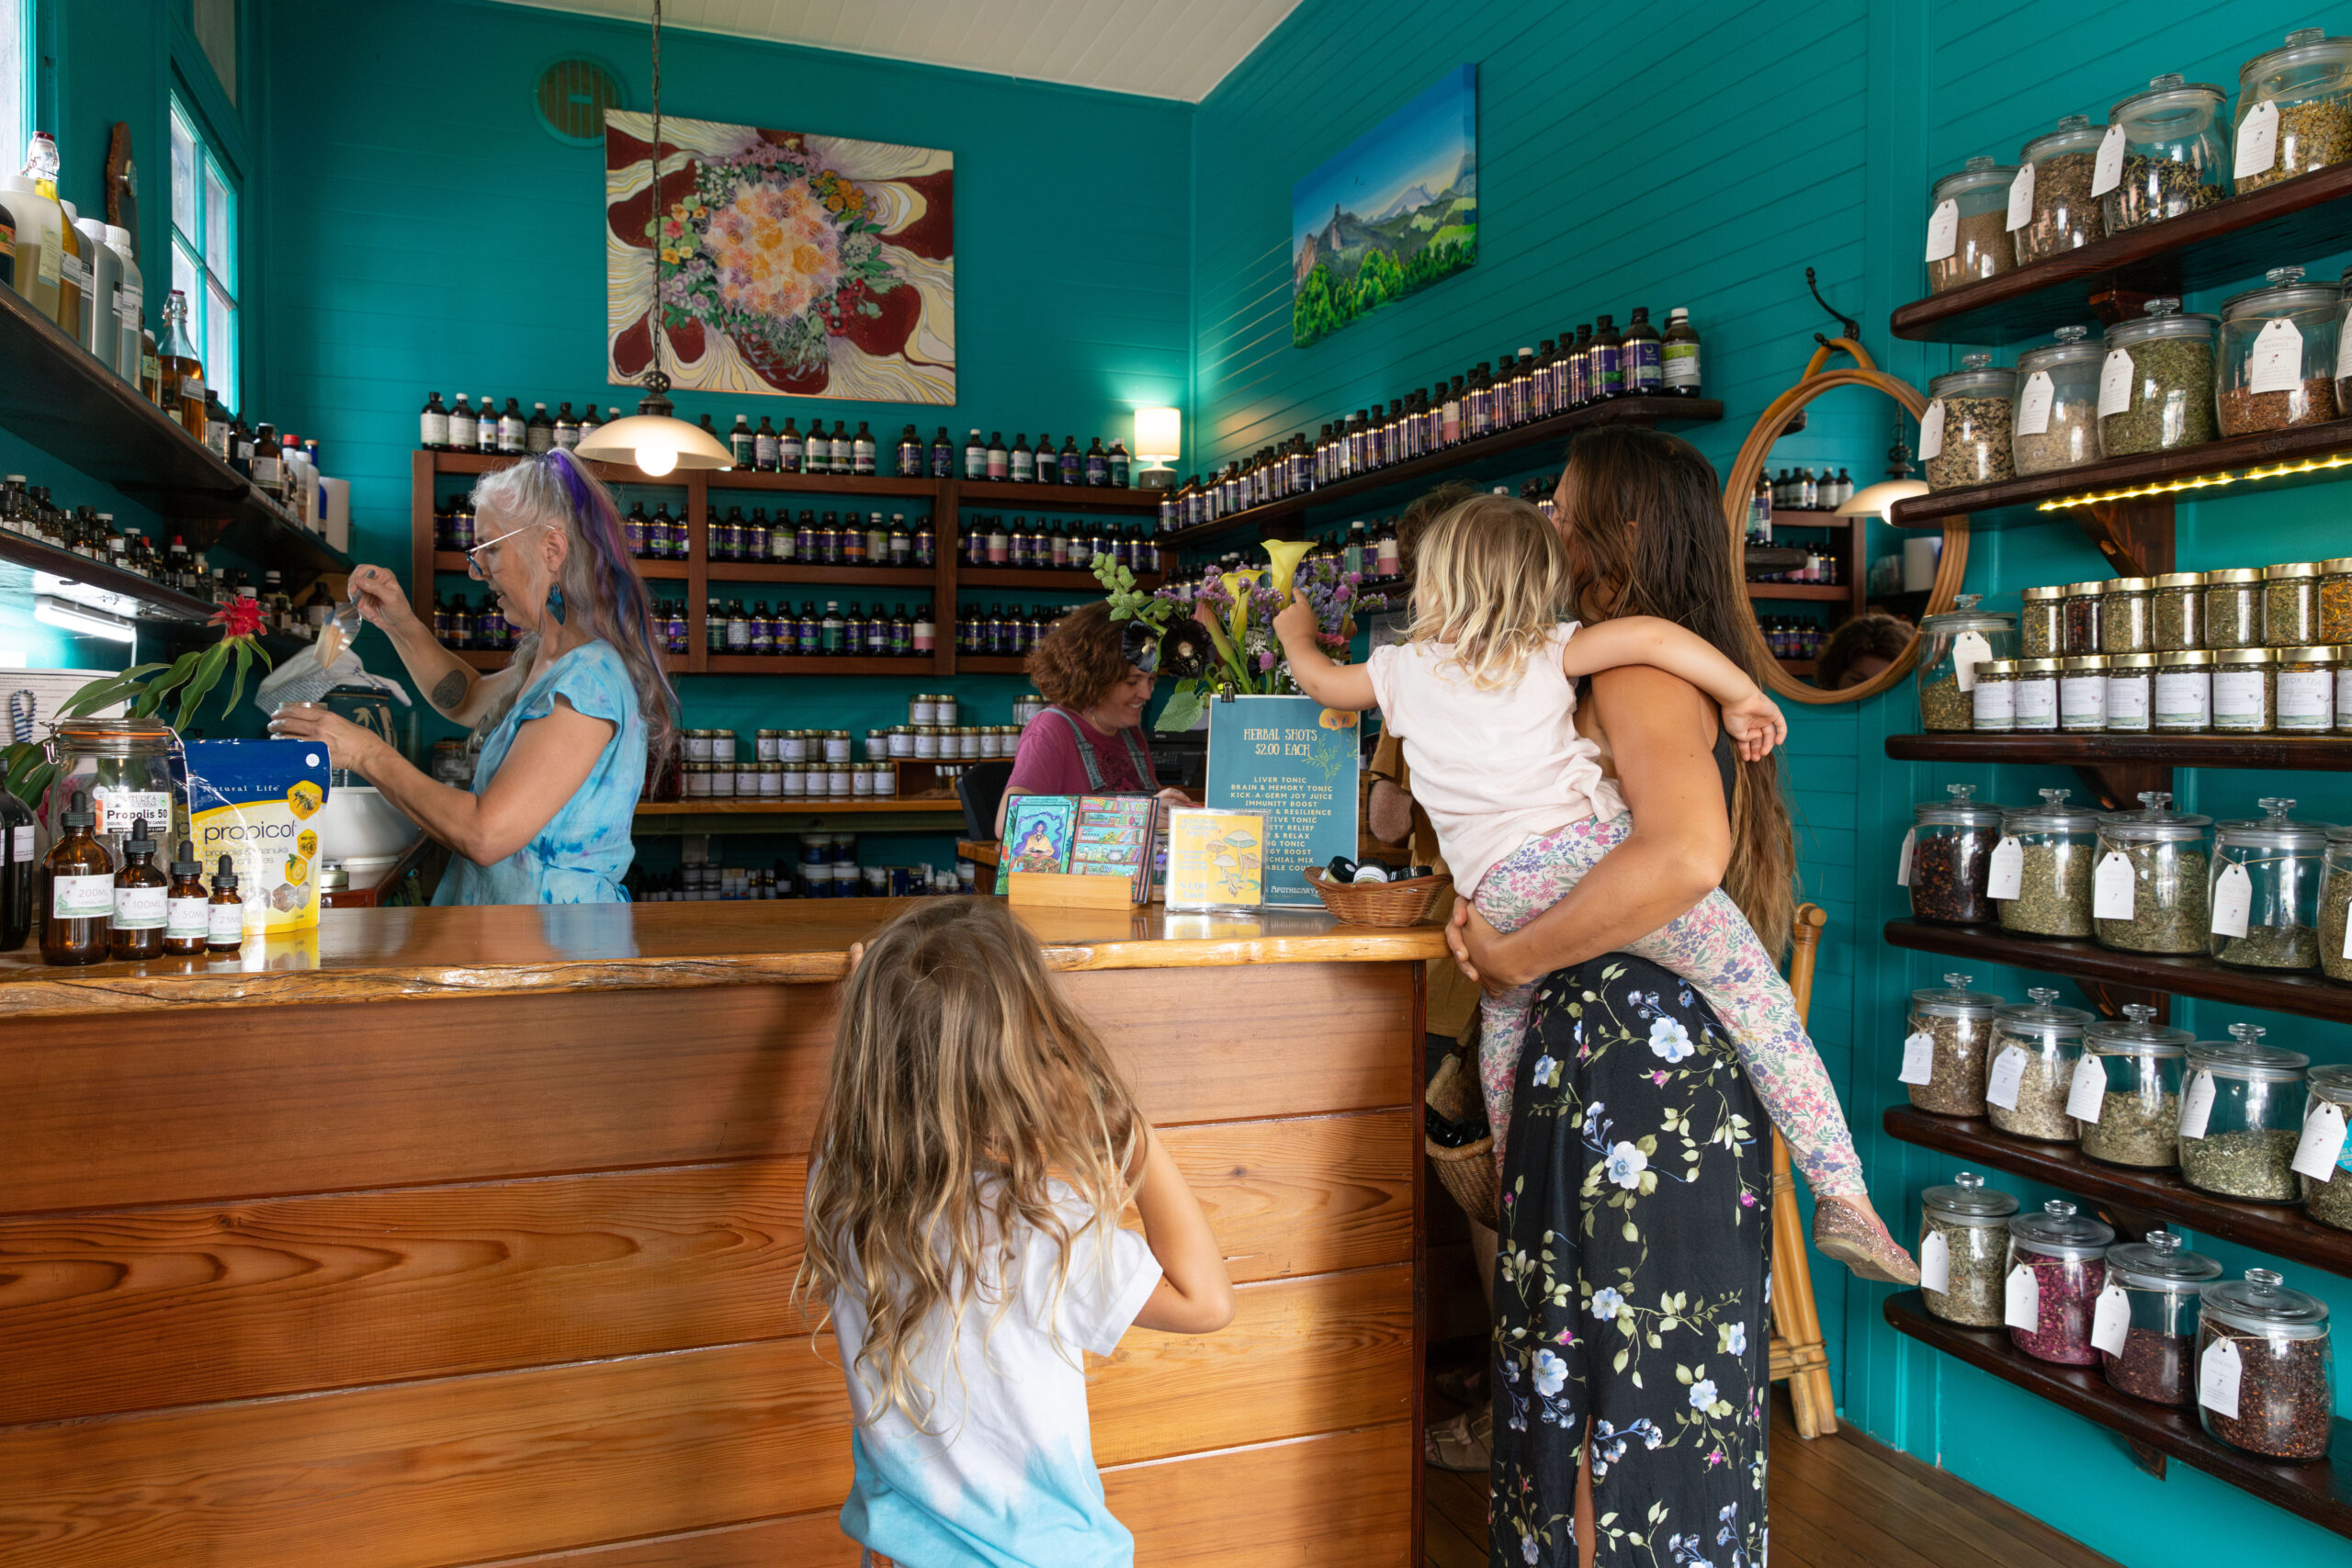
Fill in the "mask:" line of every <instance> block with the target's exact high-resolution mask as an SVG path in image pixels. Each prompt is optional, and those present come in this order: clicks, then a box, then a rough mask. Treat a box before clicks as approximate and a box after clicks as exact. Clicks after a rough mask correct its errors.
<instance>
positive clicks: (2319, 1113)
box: [2295, 1066, 2352, 1231]
mask: <svg viewBox="0 0 2352 1568" xmlns="http://www.w3.org/2000/svg"><path fill="white" fill-rule="evenodd" d="M2307 1076H2308V1078H2309V1081H2310V1084H2311V1100H2310V1102H2309V1106H2308V1108H2307V1109H2306V1110H2305V1111H2304V1112H2303V1139H2304V1141H2305V1142H2307V1143H2309V1144H2311V1145H2312V1151H2311V1158H2310V1159H2309V1160H2307V1161H2305V1162H2303V1164H2302V1168H2301V1170H2298V1171H2297V1172H2296V1173H2295V1174H2296V1179H2298V1180H2299V1181H2301V1183H2302V1189H2303V1212H2304V1213H2308V1214H2309V1215H2311V1217H2312V1219H2315V1220H2317V1221H2318V1222H2319V1223H2320V1224H2324V1225H2334V1226H2335V1228H2336V1229H2337V1230H2340V1231H2352V1138H2347V1137H2346V1136H2345V1132H2344V1129H2345V1126H2346V1123H2347V1122H2352V1066H2331V1067H2313V1068H2312V1070H2311V1072H2310V1073H2309V1075H2307ZM2330 1139H2333V1140H2334V1141H2335V1149H2334V1150H2333V1151H2332V1152H2331V1151H2330V1150H2329V1149H2328V1147H2327V1144H2328V1141H2329V1140H2330ZM2314 1170H2317V1171H2319V1172H2321V1173H2322V1174H2321V1175H2319V1176H2316V1177H2315V1176H2313V1175H2312V1174H2311V1173H2312V1171H2314Z"/></svg>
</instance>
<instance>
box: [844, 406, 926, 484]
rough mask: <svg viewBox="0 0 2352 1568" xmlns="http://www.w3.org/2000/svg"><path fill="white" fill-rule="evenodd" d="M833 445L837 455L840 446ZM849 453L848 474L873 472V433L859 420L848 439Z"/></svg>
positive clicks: (865, 423) (910, 427)
mask: <svg viewBox="0 0 2352 1568" xmlns="http://www.w3.org/2000/svg"><path fill="white" fill-rule="evenodd" d="M833 428H834V430H835V431H839V430H840V429H841V426H839V425H835V426H834V427H833ZM908 428H909V429H910V431H911V430H912V429H913V427H912V426H911V425H910V426H909V427H908ZM834 445H835V450H836V454H838V451H839V446H840V444H839V442H838V441H836V442H835V444H834ZM849 453H850V459H849V468H850V472H852V473H854V474H871V473H873V472H874V464H875V450H874V432H873V431H872V430H871V429H869V428H868V427H867V422H866V421H865V420H862V419H861V420H859V421H858V422H857V434H855V435H853V436H851V437H850V443H849Z"/></svg>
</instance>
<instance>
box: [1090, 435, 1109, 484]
mask: <svg viewBox="0 0 2352 1568" xmlns="http://www.w3.org/2000/svg"><path fill="white" fill-rule="evenodd" d="M1086 482H1087V483H1088V484H1091V485H1104V486H1107V485H1109V484H1110V482H1111V454H1109V453H1108V452H1105V451H1104V450H1103V438H1102V437H1101V436H1099V435H1098V436H1096V437H1095V438H1094V442H1093V445H1092V446H1089V447H1087V449H1086Z"/></svg>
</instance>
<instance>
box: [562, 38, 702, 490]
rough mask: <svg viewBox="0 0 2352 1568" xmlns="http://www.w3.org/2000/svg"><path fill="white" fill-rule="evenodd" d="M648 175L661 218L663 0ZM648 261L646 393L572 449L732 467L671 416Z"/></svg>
mask: <svg viewBox="0 0 2352 1568" xmlns="http://www.w3.org/2000/svg"><path fill="white" fill-rule="evenodd" d="M650 161H651V163H652V165H653V177H652V179H651V181H650V184H649V185H648V186H647V187H646V191H647V196H648V197H649V198H650V205H649V206H648V207H647V209H646V210H647V214H648V216H649V217H650V220H652V221H653V222H654V223H659V222H660V221H661V219H662V0H653V148H652V157H651V160H650ZM646 254H647V256H648V258H649V259H650V261H651V262H652V263H653V299H652V304H651V307H650V309H649V310H647V311H646V315H645V328H646V336H647V339H648V346H649V347H650V349H651V351H652V364H651V365H650V367H648V368H647V370H646V372H645V376H644V378H643V379H642V380H641V381H640V382H639V385H640V386H642V387H643V388H644V389H645V396H644V398H643V399H642V400H639V403H638V405H637V412H635V413H634V414H631V415H629V416H628V418H626V419H616V420H613V421H610V422H609V423H605V424H601V425H598V426H597V427H596V429H595V430H594V432H593V433H592V434H588V435H585V436H582V438H581V441H580V445H579V446H578V447H576V448H575V451H576V452H577V453H578V455H579V456H580V457H585V458H587V459H589V460H590V461H592V462H598V463H622V464H628V465H630V466H633V467H635V468H637V469H639V471H640V472H643V473H647V474H650V475H653V476H654V477H656V478H659V477H661V476H662V475H663V474H666V473H668V472H670V471H671V470H672V469H673V468H733V467H734V466H735V455H734V454H733V453H732V452H730V451H729V450H728V449H727V447H725V446H722V445H720V444H719V443H718V441H717V440H715V439H714V438H713V437H712V436H711V435H710V434H709V433H708V432H707V431H705V430H704V429H703V428H702V427H701V426H700V425H696V424H689V423H686V422H685V421H684V420H683V419H679V418H677V417H675V415H674V414H673V412H672V411H673V407H674V405H673V404H672V402H671V401H670V398H669V391H670V378H669V377H668V376H667V375H666V374H664V373H663V371H662V343H663V341H664V339H663V333H662V247H661V245H660V244H659V243H652V244H649V245H647V246H646Z"/></svg>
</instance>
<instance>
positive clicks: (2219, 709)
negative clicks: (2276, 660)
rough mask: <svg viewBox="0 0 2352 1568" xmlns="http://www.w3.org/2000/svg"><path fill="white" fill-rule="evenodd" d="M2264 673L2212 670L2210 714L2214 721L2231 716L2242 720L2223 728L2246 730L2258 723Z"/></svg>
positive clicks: (2253, 670) (2260, 715) (2258, 671)
mask: <svg viewBox="0 0 2352 1568" xmlns="http://www.w3.org/2000/svg"><path fill="white" fill-rule="evenodd" d="M2266 673H2267V672H2266V671H2262V670H2260V669H2251V670H2216V671H2213V717H2214V718H2215V719H2216V720H2220V719H2224V718H2234V719H2240V720H2244V721H2245V722H2244V723H2241V724H2236V725H2231V726H2227V727H2226V728H2233V729H2249V728H2253V727H2254V725H2255V724H2256V723H2259V722H2260V721H2261V718H2262V687H2263V683H2264V682H2263V677H2264V675H2265V674H2266Z"/></svg>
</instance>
